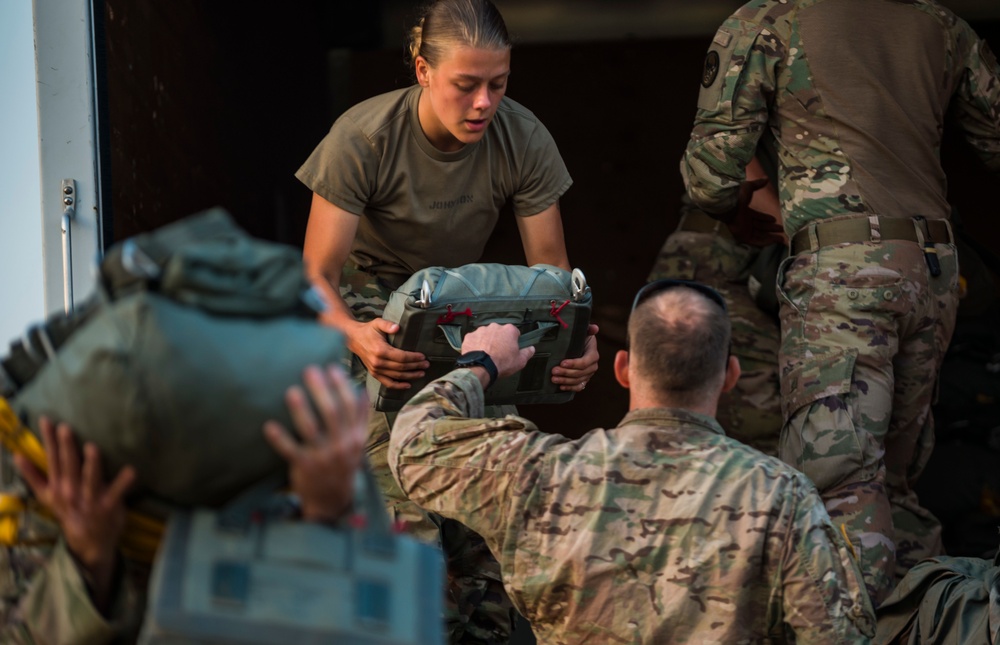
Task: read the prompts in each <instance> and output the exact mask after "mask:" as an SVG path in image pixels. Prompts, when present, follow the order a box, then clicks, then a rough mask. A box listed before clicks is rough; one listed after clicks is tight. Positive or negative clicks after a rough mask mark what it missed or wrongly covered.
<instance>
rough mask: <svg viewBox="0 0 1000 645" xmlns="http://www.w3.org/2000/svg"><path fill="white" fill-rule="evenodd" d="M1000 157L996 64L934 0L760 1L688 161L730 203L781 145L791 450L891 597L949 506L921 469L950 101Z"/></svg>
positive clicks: (951, 302)
mask: <svg viewBox="0 0 1000 645" xmlns="http://www.w3.org/2000/svg"><path fill="white" fill-rule="evenodd" d="M946 114H948V115H949V116H951V117H953V118H952V119H951V123H952V125H955V126H957V127H958V128H959V129H960V130H961V132H962V133H963V134H964V135H965V136H966V138H967V139H968V140H969V141H970V142H971V143H972V145H973V147H974V148H975V150H976V151H977V152H978V153H979V155H980V157H981V158H982V159H983V160H984V161H985V162H986V164H987V165H988V166H989V167H990V168H992V169H994V170H996V171H1000V71H998V68H997V62H996V59H995V57H994V56H993V54H992V53H991V51H990V49H989V47H988V46H987V45H986V43H985V42H984V41H982V40H981V39H980V38H978V37H977V36H976V34H975V33H974V32H973V31H972V30H971V29H970V28H969V26H968V25H967V24H966V23H965V22H964V21H962V20H960V19H959V18H957V17H956V16H955V15H954V14H953V13H952V12H950V11H949V10H947V9H945V8H943V7H941V6H939V5H937V4H936V3H935V2H933V1H931V0H906V1H904V0H836V1H833V0H791V1H789V0H756V1H754V2H750V3H748V4H746V5H744V6H743V7H742V8H741V9H739V10H738V11H737V12H736V13H735V14H733V16H732V17H730V18H729V19H728V20H727V21H726V22H725V23H724V24H723V25H722V27H721V28H720V29H719V30H718V32H717V33H716V35H715V37H714V39H713V41H712V45H711V46H710V48H709V52H708V54H707V56H706V59H705V67H704V72H703V77H702V90H701V95H700V97H699V99H698V112H697V115H696V119H695V125H694V129H693V131H692V134H691V139H690V142H689V144H688V147H687V151H686V153H685V156H684V159H683V161H682V164H681V168H682V173H683V175H684V177H685V181H686V184H687V188H688V193H689V194H690V195H691V197H692V199H693V200H694V202H695V204H696V205H697V206H698V207H700V208H702V209H703V210H705V211H706V212H708V213H710V214H713V216H714V217H717V218H720V219H723V220H724V221H732V220H733V219H734V218H736V217H737V215H738V214H739V213H741V212H742V211H743V205H745V204H746V202H747V198H748V195H749V194H750V193H751V192H752V190H753V188H754V187H753V185H752V184H750V183H749V182H745V181H744V168H745V166H746V165H747V163H748V162H749V161H750V159H751V157H752V156H753V155H754V152H755V151H756V150H757V148H758V144H762V145H764V146H767V147H769V148H771V149H774V150H776V152H777V159H778V175H779V178H778V188H779V195H780V198H781V206H782V216H783V222H784V226H785V231H786V233H787V234H788V237H789V240H790V241H791V243H790V247H791V248H790V251H791V257H790V258H789V259H788V260H786V263H785V265H784V266H783V269H784V271H783V275H781V276H780V278H779V279H780V280H781V285H780V286H781V292H780V297H781V331H782V347H781V354H780V364H781V368H780V369H781V387H782V404H783V408H784V409H783V413H784V417H785V426H784V428H783V430H782V435H781V445H780V455H781V458H782V459H784V460H785V461H787V462H788V463H790V464H793V465H794V466H796V467H797V468H800V469H802V470H803V471H804V472H805V473H806V474H808V475H809V476H810V477H811V478H812V479H813V481H814V482H815V483H816V485H817V487H818V488H819V489H820V491H821V493H822V495H823V498H824V500H825V502H826V505H827V509H828V510H829V511H830V514H831V516H832V517H833V519H834V521H835V522H837V523H838V524H840V523H842V524H845V525H846V528H847V531H848V533H849V534H850V536H851V540H852V543H853V546H854V548H855V550H857V551H859V552H860V558H861V564H862V566H861V568H862V571H863V572H864V573H865V577H866V583H867V585H868V587H869V590H870V591H871V593H872V595H873V598H874V599H875V600H876V602H878V601H879V600H881V599H883V598H885V596H886V595H887V594H888V592H889V591H890V590H891V589H892V587H893V585H894V582H895V580H896V579H897V578H898V577H900V576H901V575H903V574H904V573H905V571H906V570H907V569H908V568H909V567H910V566H912V565H913V564H914V563H915V562H916V561H918V560H919V559H921V558H923V557H926V556H929V555H933V554H935V553H938V552H940V550H941V540H940V525H939V523H938V522H937V520H936V518H934V517H933V516H932V515H931V514H930V513H929V512H928V511H926V510H925V509H923V508H922V507H921V506H920V504H919V502H918V500H917V498H916V495H915V494H914V492H913V490H912V488H911V486H912V483H913V481H914V480H915V479H916V478H917V477H918V476H919V474H920V472H921V470H922V469H923V467H924V464H925V463H926V461H927V458H928V456H929V453H930V451H931V448H932V445H933V426H932V423H933V421H932V417H931V414H930V404H931V400H932V396H933V392H934V382H935V378H936V374H937V370H938V367H939V366H940V363H941V359H942V357H943V355H944V351H945V348H946V347H947V344H948V341H949V338H950V336H951V333H952V330H953V326H954V321H955V309H956V304H957V280H958V270H957V261H956V257H955V247H954V244H953V238H952V235H951V230H950V226H949V223H948V217H949V207H948V204H947V202H946V184H945V177H944V173H943V171H942V168H941V164H940V159H939V148H940V143H941V136H942V131H943V128H944V127H945V115H946Z"/></svg>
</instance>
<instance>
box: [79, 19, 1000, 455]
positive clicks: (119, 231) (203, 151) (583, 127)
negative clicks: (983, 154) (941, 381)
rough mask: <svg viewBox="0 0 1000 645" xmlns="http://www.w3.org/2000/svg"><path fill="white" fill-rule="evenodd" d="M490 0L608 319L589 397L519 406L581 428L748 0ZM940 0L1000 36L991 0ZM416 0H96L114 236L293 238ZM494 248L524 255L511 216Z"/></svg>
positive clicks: (515, 93) (376, 87) (970, 194)
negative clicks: (314, 165)
mask: <svg viewBox="0 0 1000 645" xmlns="http://www.w3.org/2000/svg"><path fill="white" fill-rule="evenodd" d="M496 1H497V5H498V6H499V8H500V10H501V11H502V12H503V13H504V16H505V18H506V20H507V23H508V27H509V28H510V31H511V32H512V35H513V36H514V37H515V39H516V41H517V43H516V45H515V49H514V52H513V58H512V70H513V74H512V77H511V80H510V84H509V90H508V94H509V96H511V97H512V98H514V99H516V100H518V101H519V102H521V103H523V104H524V105H526V106H528V107H529V108H530V109H532V110H533V111H534V112H535V113H536V114H537V115H538V116H539V117H540V118H541V119H542V121H543V122H544V123H545V124H546V125H547V126H548V128H549V129H550V130H551V132H552V134H553V136H554V137H555V140H556V142H557V143H558V145H559V147H560V150H561V152H562V154H563V157H564V158H565V160H566V163H567V165H568V166H569V169H570V172H571V174H572V176H573V178H574V180H575V184H574V186H573V187H572V188H571V189H570V190H569V192H568V193H567V194H566V195H565V197H564V198H563V200H562V211H563V217H564V223H565V228H566V239H567V245H568V248H569V253H570V259H571V261H572V262H573V263H574V265H575V266H578V267H580V268H581V269H583V271H584V272H585V274H586V275H587V278H588V280H589V283H590V284H591V286H592V287H593V291H594V298H595V313H594V316H595V319H596V322H597V323H598V324H600V326H601V334H600V337H599V338H600V351H601V368H600V371H599V372H598V374H597V376H596V377H595V378H594V380H593V382H592V384H591V386H590V387H588V389H587V391H586V394H585V395H584V396H579V397H577V398H576V400H574V401H573V402H571V403H568V404H564V405H560V406H527V407H525V408H523V409H522V413H523V414H525V416H528V417H530V418H533V419H534V420H536V421H537V422H538V423H539V425H540V426H541V427H542V428H543V429H545V430H548V431H550V432H561V433H563V434H566V435H569V436H578V435H579V434H581V432H582V431H584V430H585V429H589V428H592V427H594V426H595V425H600V426H613V425H615V424H616V423H617V421H618V420H619V419H620V417H621V415H622V414H623V413H624V411H625V409H626V406H627V396H626V394H625V392H624V391H623V390H621V389H620V388H619V387H618V386H617V385H616V384H615V383H614V380H613V375H612V369H611V361H612V359H613V357H614V354H615V352H616V351H617V350H618V349H620V348H621V347H622V341H623V337H624V336H623V330H624V322H625V319H626V316H627V308H628V306H629V304H630V301H631V297H632V295H633V294H634V292H635V290H636V289H637V288H638V287H639V286H640V285H641V284H642V283H643V282H644V279H645V277H646V275H647V272H648V271H649V269H650V268H651V265H652V263H653V260H654V259H655V256H656V252H657V251H658V250H659V247H660V246H661V245H662V243H663V241H664V239H665V238H666V237H667V235H668V234H669V232H670V231H671V230H673V228H674V226H675V225H676V223H677V207H678V204H679V199H680V196H681V191H682V185H681V180H680V176H679V172H678V161H679V159H680V156H681V153H682V151H683V149H684V146H685V143H686V141H687V137H688V133H689V130H690V126H691V123H692V118H693V115H694V106H695V102H696V97H697V91H698V87H699V85H698V79H699V75H700V69H701V63H702V58H703V56H704V53H705V51H706V49H707V47H708V43H709V41H710V39H711V36H712V34H713V33H714V31H715V28H716V27H717V26H718V24H719V23H720V22H721V21H722V20H723V19H724V18H725V17H726V16H727V15H728V14H729V13H731V12H732V11H733V10H734V9H735V8H736V7H738V6H739V5H740V4H742V3H741V2H739V1H733V0H728V1H726V0H703V1H700V2H697V3H695V2H690V0H670V1H667V0H496ZM95 2H98V3H100V2H101V0H95ZM945 4H947V5H948V6H951V7H953V8H954V9H955V10H956V11H957V12H958V13H959V14H960V15H962V16H963V17H965V18H967V19H969V20H970V22H972V23H973V26H974V27H976V29H977V30H978V31H979V33H980V34H981V35H983V36H985V37H986V38H987V40H988V41H989V42H990V43H991V44H992V47H993V49H994V50H995V51H996V50H1000V3H996V2H995V0H983V1H977V0H966V1H965V2H945ZM416 6H417V4H416V3H413V2H407V1H405V0H339V1H337V2H326V1H321V0H297V1H292V2H283V3H275V2H267V3H248V2H235V1H234V0H213V1H212V2H207V1H204V0H171V2H169V3H166V2H155V1H154V0H103V12H101V11H96V12H95V13H96V14H98V15H101V14H102V13H103V18H104V23H103V25H100V27H101V28H102V29H103V38H102V43H103V50H102V52H101V55H100V56H99V68H100V69H101V70H103V72H104V73H103V75H99V76H101V91H102V98H103V101H104V103H105V106H104V108H105V109H104V113H103V114H102V115H101V128H100V130H101V135H102V139H103V142H104V144H105V146H104V152H103V156H104V164H103V165H104V168H110V173H108V176H106V177H105V179H106V181H105V184H106V194H105V197H104V204H105V228H106V231H107V232H108V235H107V239H108V240H110V241H114V240H117V239H123V238H125V237H128V236H130V235H133V234H135V233H138V232H141V231H145V230H148V229H151V228H154V227H156V226H159V225H162V224H164V223H167V222H170V221H173V220H175V219H178V218H180V217H183V216H185V215H188V214H191V213H193V212H196V211H199V210H202V209H204V208H208V207H211V206H215V205H222V206H224V207H226V208H227V209H228V210H230V212H232V213H233V214H234V216H235V217H236V218H237V220H238V221H239V222H240V223H241V224H242V225H243V226H244V227H245V228H246V229H248V230H249V231H250V232H251V233H253V234H255V235H257V236H260V237H264V238H267V239H271V240H276V241H280V242H285V243H288V244H291V245H296V246H301V244H302V240H303V235H304V232H305V224H306V218H307V214H308V209H309V200H310V193H309V191H308V190H307V189H306V188H305V187H304V186H302V185H301V184H299V182H298V181H297V180H296V179H295V178H294V176H293V173H294V172H295V170H296V169H297V168H298V166H299V164H301V163H302V161H304V160H305V158H306V157H307V156H308V154H309V153H310V152H311V151H312V149H313V147H314V146H315V145H316V144H317V143H318V142H319V140H320V139H321V138H322V137H323V135H324V134H325V133H326V131H327V130H328V129H329V127H330V124H331V123H332V122H333V120H334V119H335V118H336V116H338V115H339V114H340V113H341V112H342V111H343V110H344V109H345V108H346V107H349V106H350V105H352V104H354V103H355V102H357V101H359V100H361V99H364V98H367V97H369V96H372V95H374V94H377V93H380V92H383V91H386V90H389V89H392V88H396V87H401V86H404V85H406V84H408V83H410V78H411V76H410V74H411V73H410V70H409V69H408V68H407V67H406V65H405V51H404V40H405V32H406V29H407V27H408V26H409V25H410V24H412V22H413V21H414V20H413V19H414V17H415V15H416V11H415V8H416ZM887 37H892V36H891V35H887ZM963 145H964V144H958V143H956V142H954V141H951V140H949V141H948V144H947V146H946V148H945V150H944V158H945V163H946V165H947V167H948V169H949V171H950V173H949V176H950V178H951V191H952V199H953V202H954V203H955V204H956V205H957V206H958V208H959V211H960V212H961V214H962V216H963V219H964V220H965V221H966V224H967V226H968V228H969V229H970V230H972V231H973V232H974V234H975V236H976V238H977V239H979V240H981V241H983V242H984V243H985V244H987V245H988V246H991V247H992V248H994V249H995V248H998V246H997V242H998V241H1000V234H998V225H1000V223H998V219H997V218H996V217H994V216H993V214H994V212H995V210H996V208H995V206H994V203H995V202H994V201H993V199H992V191H991V190H990V188H992V187H993V186H995V183H996V178H995V177H993V176H991V175H990V174H989V173H988V172H987V171H986V170H985V168H984V167H983V166H982V165H981V164H980V163H979V162H978V161H976V160H975V159H973V158H972V156H971V155H969V154H966V151H965V150H964V149H963ZM484 261H504V262H511V263H518V264H520V263H523V261H524V259H523V254H522V251H521V245H520V240H519V237H518V234H517V229H516V225H515V224H514V222H513V219H512V218H511V217H508V218H502V221H501V224H500V225H499V227H498V228H497V230H496V232H495V234H494V236H493V239H492V242H491V244H490V246H489V249H488V251H487V255H486V257H485V258H484ZM989 463H990V464H992V466H990V465H989V464H987V465H986V466H982V467H983V468H995V465H996V459H995V457H994V458H993V460H992V461H991V462H989Z"/></svg>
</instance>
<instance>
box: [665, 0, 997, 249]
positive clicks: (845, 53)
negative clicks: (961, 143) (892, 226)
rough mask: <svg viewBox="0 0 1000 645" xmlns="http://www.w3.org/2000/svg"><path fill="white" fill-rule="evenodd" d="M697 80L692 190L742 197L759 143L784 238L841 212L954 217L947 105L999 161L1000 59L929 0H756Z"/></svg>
mask: <svg viewBox="0 0 1000 645" xmlns="http://www.w3.org/2000/svg"><path fill="white" fill-rule="evenodd" d="M701 84H702V87H701V94H700V96H699V99H698V110H697V114H696V117H695V123H694V128H693V130H692V132H691V138H690V141H689V142H688V146H687V150H686V152H685V154H684V158H683V160H682V162H681V174H682V175H683V177H684V180H685V184H686V185H687V188H688V192H689V193H690V195H691V197H692V199H693V200H694V201H695V203H696V204H697V205H698V206H699V207H701V208H702V209H704V210H705V211H707V212H709V213H714V214H721V213H725V212H727V211H730V210H731V209H733V208H734V207H735V205H736V201H737V194H738V192H739V184H740V182H741V181H742V180H743V179H744V177H745V173H744V168H745V167H746V165H747V163H748V162H749V161H750V159H751V158H752V157H753V155H754V152H755V151H756V149H757V145H758V143H760V144H762V145H763V146H765V149H769V150H772V151H773V152H775V153H776V155H777V160H778V178H779V181H778V188H779V196H780V199H781V205H782V214H783V217H784V224H785V230H786V232H787V233H788V235H789V237H791V236H792V235H793V234H794V233H795V232H796V231H798V230H799V229H800V228H801V227H802V226H803V225H805V224H807V223H809V222H811V221H814V220H817V219H820V218H826V217H830V216H832V215H849V214H852V213H878V214H881V215H886V216H889V217H911V216H914V215H924V216H926V217H928V218H931V219H939V218H944V217H947V216H948V214H949V212H950V211H949V207H948V204H947V199H946V197H947V196H946V191H947V185H946V180H945V176H944V171H943V169H942V168H941V164H940V145H941V139H942V131H943V129H944V126H945V122H946V116H948V117H950V118H949V119H948V121H949V124H951V125H954V126H956V127H957V128H958V130H959V131H960V132H961V133H962V134H963V135H964V137H965V138H966V139H967V140H968V141H969V142H970V143H971V144H972V146H973V148H974V149H975V150H976V151H977V152H978V154H979V156H980V157H981V159H982V160H983V161H984V162H985V163H986V164H987V165H988V166H989V167H990V168H992V169H993V170H995V171H997V172H1000V70H998V65H997V61H996V57H995V56H994V55H993V53H992V52H991V51H990V48H989V47H988V46H987V44H986V42H985V41H983V40H981V39H980V38H979V37H978V36H977V35H976V34H975V33H974V32H973V31H972V29H971V28H970V27H969V25H968V24H967V23H965V22H964V21H962V20H961V19H959V18H958V17H956V16H955V15H954V14H953V13H952V12H951V11H949V10H948V9H945V8H944V7H941V6H939V5H938V4H936V3H935V2H933V0H753V1H752V2H749V3H747V4H746V5H744V6H743V7H742V8H741V9H739V10H738V11H737V12H736V13H735V14H733V15H732V16H731V17H730V18H729V19H728V20H726V21H725V22H724V23H723V24H722V26H721V27H720V29H719V30H718V32H717V33H716V35H715V37H714V38H713V41H712V44H711V46H710V48H709V51H708V53H707V56H706V58H705V65H704V69H703V72H702V83H701Z"/></svg>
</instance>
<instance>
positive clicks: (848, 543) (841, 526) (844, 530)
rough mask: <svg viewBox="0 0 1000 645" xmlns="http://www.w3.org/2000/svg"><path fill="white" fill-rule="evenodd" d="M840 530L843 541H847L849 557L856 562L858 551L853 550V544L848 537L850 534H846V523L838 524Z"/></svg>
mask: <svg viewBox="0 0 1000 645" xmlns="http://www.w3.org/2000/svg"><path fill="white" fill-rule="evenodd" d="M840 532H841V533H842V534H843V535H844V542H846V543H847V548H848V549H850V550H851V557H853V558H854V561H855V562H857V561H858V552H857V551H855V550H854V545H853V544H851V538H850V536H848V535H847V525H846V524H841V525H840Z"/></svg>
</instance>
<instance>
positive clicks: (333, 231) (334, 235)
mask: <svg viewBox="0 0 1000 645" xmlns="http://www.w3.org/2000/svg"><path fill="white" fill-rule="evenodd" d="M358 220H359V216H358V215H355V214H353V213H349V212H347V211H345V210H344V209H342V208H340V207H338V206H335V205H334V204H332V203H330V202H329V201H327V200H326V199H324V198H323V197H320V196H319V195H318V194H316V193H313V200H312V208H311V209H310V211H309V223H308V225H307V226H306V239H305V248H304V250H303V259H304V260H305V264H306V271H307V272H308V274H309V277H310V279H312V281H313V283H314V284H315V285H316V286H317V288H319V289H320V290H321V291H322V293H323V295H324V296H325V298H326V301H327V302H328V303H329V305H330V307H329V309H328V310H327V312H326V313H325V314H323V316H322V318H321V319H322V321H323V322H324V323H325V324H327V325H329V326H331V327H333V328H335V329H339V330H340V331H342V332H343V333H344V335H345V336H346V337H347V347H348V349H350V350H351V351H352V352H354V353H355V354H357V355H358V357H359V358H361V361H362V362H363V363H364V364H365V367H366V368H368V371H369V372H370V373H371V374H372V376H374V377H375V378H376V379H378V380H379V382H381V383H382V384H384V385H386V386H388V387H391V388H396V389H407V388H409V387H410V384H409V383H408V382H407V381H409V380H412V379H416V378H420V377H421V376H423V370H425V369H426V368H427V367H429V363H427V361H426V360H425V359H424V355H423V354H421V353H419V352H406V351H403V350H401V349H396V348H394V347H392V346H391V345H389V343H388V341H387V340H386V334H392V333H395V332H396V331H398V330H399V325H397V324H395V323H390V322H388V321H386V320H384V319H383V318H376V319H374V320H372V321H371V322H367V323H365V322H361V321H359V320H357V319H356V318H355V317H354V314H353V313H352V312H351V308H350V306H349V305H348V304H347V303H346V302H345V301H344V299H343V298H342V297H341V295H340V278H341V273H342V270H343V267H344V263H345V262H346V261H347V257H348V254H349V253H350V251H351V245H352V244H353V243H354V236H355V235H356V234H357V230H358Z"/></svg>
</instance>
